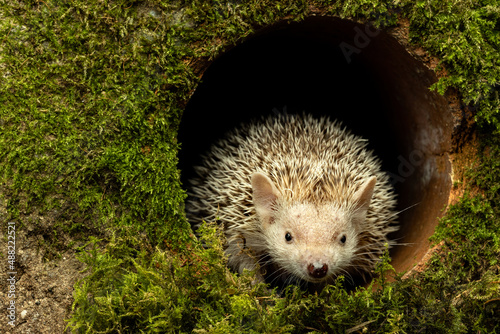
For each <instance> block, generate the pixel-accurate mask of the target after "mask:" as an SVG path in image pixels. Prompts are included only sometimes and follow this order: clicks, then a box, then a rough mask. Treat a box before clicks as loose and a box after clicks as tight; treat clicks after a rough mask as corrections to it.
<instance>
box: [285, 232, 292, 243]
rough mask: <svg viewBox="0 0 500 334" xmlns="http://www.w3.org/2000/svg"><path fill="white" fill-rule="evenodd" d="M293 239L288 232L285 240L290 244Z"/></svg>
mask: <svg viewBox="0 0 500 334" xmlns="http://www.w3.org/2000/svg"><path fill="white" fill-rule="evenodd" d="M292 239H293V238H292V235H291V234H290V232H286V234H285V240H286V241H288V242H290V241H292Z"/></svg>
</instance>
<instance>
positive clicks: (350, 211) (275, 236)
mask: <svg viewBox="0 0 500 334" xmlns="http://www.w3.org/2000/svg"><path fill="white" fill-rule="evenodd" d="M375 182H376V179H375V178H374V177H372V178H370V179H368V180H367V181H366V182H365V183H364V184H363V185H362V186H361V188H360V190H359V191H358V192H357V193H356V195H355V196H354V198H353V203H350V205H345V204H343V205H340V204H339V203H324V204H313V203H287V202H286V200H285V199H283V198H282V197H281V196H280V193H279V191H278V190H277V189H276V187H275V186H274V184H273V183H272V181H271V180H270V179H269V178H268V177H267V176H265V175H264V174H262V173H254V174H253V175H252V188H253V199H254V205H255V209H256V211H257V215H258V217H259V220H260V223H261V227H262V233H263V235H264V236H265V239H266V242H267V248H268V252H269V255H271V257H272V259H273V261H274V262H275V263H276V264H277V265H278V266H279V267H280V268H281V270H284V271H286V272H287V273H289V274H291V275H293V276H295V277H298V278H300V279H302V280H306V281H309V282H316V283H317V282H321V281H325V280H328V279H329V278H331V277H335V276H337V275H339V274H343V273H346V269H347V268H348V267H349V265H350V264H351V262H352V259H353V258H354V256H355V253H356V251H357V250H358V234H359V229H360V228H362V225H363V222H364V220H365V216H366V212H367V210H368V207H369V204H370V200H371V197H372V194H373V188H374V186H375Z"/></svg>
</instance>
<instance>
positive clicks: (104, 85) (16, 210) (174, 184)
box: [0, 0, 500, 333]
mask: <svg viewBox="0 0 500 334" xmlns="http://www.w3.org/2000/svg"><path fill="white" fill-rule="evenodd" d="M499 7H500V6H499V3H498V1H476V2H470V1H454V2H452V3H446V2H445V3H443V2H439V1H437V0H428V1H416V2H415V1H399V2H392V3H385V2H379V1H363V0H356V1H340V2H338V1H337V2H333V1H319V0H318V1H305V0H304V1H280V2H279V3H276V2H273V1H237V2H234V1H233V2H231V1H212V2H206V1H189V2H173V3H171V2H150V3H145V4H141V3H137V2H110V3H108V2H102V1H85V2H81V1H71V0H68V1H66V2H61V1H50V0H46V1H43V2H32V1H24V2H18V1H3V2H1V8H2V10H1V11H0V13H1V14H0V15H1V20H0V21H1V23H0V41H1V43H0V52H1V55H0V76H1V78H2V80H1V81H0V116H1V117H0V125H1V128H2V132H1V135H0V166H2V167H1V169H0V178H1V180H2V183H1V190H2V195H3V197H4V198H5V200H6V206H7V213H6V217H3V218H5V219H6V220H16V221H20V222H21V226H27V225H30V226H34V230H35V233H46V234H47V235H50V238H49V242H48V243H49V245H41V247H49V248H51V249H52V255H51V256H57V253H58V252H60V251H62V250H64V249H66V247H76V245H79V244H80V243H78V242H75V240H79V241H87V240H88V235H89V234H92V235H95V236H97V237H98V238H100V239H95V238H91V242H90V243H88V244H87V245H86V247H81V248H78V249H77V250H78V251H79V252H80V254H81V255H80V257H81V260H82V261H83V262H84V263H85V264H86V265H87V274H88V276H87V277H86V278H84V279H82V280H81V281H80V282H79V283H78V284H77V286H76V289H75V294H74V297H75V303H74V305H73V312H74V313H73V316H72V318H71V319H70V322H69V326H70V327H71V328H72V329H73V330H75V331H76V330H77V329H78V330H80V331H82V332H97V331H101V332H108V333H111V332H127V333H138V332H170V331H176V332H190V331H195V332H199V333H205V332H210V333H219V332H220V333H227V332H249V333H250V332H254V333H262V332H277V333H303V332H314V331H316V332H338V333H344V332H345V331H346V330H351V331H352V332H356V331H358V332H384V333H391V332H393V333H396V332H400V333H402V332H408V333H415V332H452V333H459V332H468V331H470V332H494V331H499V327H498V324H497V323H496V320H495V319H498V317H499V314H500V304H499V302H498V300H500V296H499V290H500V289H499V283H498V282H499V275H500V273H499V263H498V259H499V258H500V249H499V248H500V245H499V237H498V236H499V235H500V233H499V232H500V222H499V219H498V217H500V215H499V198H498V196H499V191H498V190H499V188H500V180H499V175H498V173H497V172H495V171H498V167H499V165H500V160H499V158H498V157H499V156H500V154H499V153H500V152H499V142H498V139H497V137H493V138H492V136H491V135H492V134H495V135H497V136H498V133H499V129H500V125H499V124H500V122H499V118H498V110H499V107H500V102H499V97H498V77H500V76H499V74H500V73H499V71H500V66H499V64H498V61H499V59H498V51H499V32H498V31H499V10H498V8H499ZM313 8H317V9H318V10H319V11H322V12H323V13H328V14H330V15H338V16H341V17H345V18H351V19H355V20H359V21H368V20H374V21H375V22H376V24H377V25H378V26H381V27H386V26H391V25H394V24H396V23H397V22H398V20H400V19H403V18H405V19H407V20H408V21H409V23H410V37H411V41H412V42H413V43H418V44H420V45H422V46H423V47H424V48H425V49H426V50H428V51H429V52H430V53H431V54H432V55H434V56H437V57H438V58H439V59H441V60H442V63H441V66H442V68H443V69H445V70H446V73H447V75H445V76H443V77H442V78H441V79H440V81H439V82H438V83H437V84H436V85H435V89H437V90H438V91H439V92H441V93H444V92H445V91H446V90H447V89H450V88H451V89H456V90H457V91H458V92H459V93H460V94H461V95H462V96H463V101H464V102H465V103H466V104H468V105H469V106H468V109H469V110H470V111H472V112H474V114H475V116H476V119H477V121H478V124H479V126H480V129H481V131H483V132H484V134H483V135H482V138H483V139H482V143H483V144H482V145H483V147H482V152H483V154H482V155H481V156H480V161H479V167H478V168H475V169H474V170H473V171H470V172H468V174H467V177H466V178H465V179H464V180H461V182H462V184H464V185H465V186H466V187H467V189H468V192H467V193H466V195H465V196H464V197H463V198H462V199H461V200H460V202H459V203H457V204H456V205H454V206H452V207H451V208H450V209H449V211H448V214H447V215H446V217H445V218H444V219H443V220H442V221H441V223H440V225H439V227H438V229H437V232H436V234H435V236H434V237H433V240H434V241H435V242H438V241H442V240H444V243H443V245H442V248H441V252H439V253H438V255H435V257H434V258H433V260H432V261H431V263H430V265H429V268H428V269H427V270H426V271H425V272H423V273H421V274H419V275H417V276H415V277H413V278H408V279H405V280H401V279H400V278H399V277H396V279H395V282H393V283H388V282H387V281H385V278H384V277H385V276H383V275H382V276H381V277H380V279H379V280H378V281H376V284H378V286H380V288H379V289H377V290H374V289H372V287H369V288H367V289H358V290H357V291H355V292H353V293H347V292H346V291H345V290H344V289H343V288H342V282H341V280H339V282H338V283H337V285H336V286H331V287H328V288H327V289H325V290H324V291H323V292H322V293H321V294H319V295H318V294H304V293H303V292H301V291H300V290H298V289H296V288H290V289H288V290H287V291H286V292H285V293H284V294H283V296H282V297H278V296H276V295H274V294H272V293H271V292H269V291H267V290H265V289H264V287H263V286H261V285H256V286H253V285H251V283H250V282H251V279H252V275H251V273H248V274H246V275H243V276H237V275H234V274H232V273H231V272H229V271H228V269H227V268H226V266H225V261H224V258H223V254H222V248H221V247H222V244H223V240H221V238H220V233H218V232H217V229H216V228H213V227H212V228H207V230H206V231H205V234H204V235H205V239H204V240H205V243H207V244H208V245H209V246H211V247H208V248H203V247H201V246H200V243H199V242H197V241H195V240H193V238H192V236H191V230H190V228H189V225H188V224H187V222H186V220H185V217H184V213H183V210H184V205H183V201H184V199H185V194H184V192H183V191H182V189H181V185H180V181H179V171H178V170H177V167H176V165H177V151H178V149H179V144H178V143H177V141H176V135H177V129H178V125H179V121H180V117H181V114H182V110H183V108H184V106H185V104H186V102H187V100H188V99H189V96H190V94H191V93H192V91H193V90H194V89H195V87H196V84H197V83H198V81H199V79H198V77H197V75H196V73H198V69H196V65H195V64H197V62H198V61H205V60H206V59H210V58H213V57H215V56H216V55H218V54H219V53H220V52H221V51H222V50H224V48H225V47H227V46H228V45H230V44H232V43H235V42H237V41H238V40H240V39H241V38H243V37H245V36H248V35H249V34H251V33H252V32H254V31H255V30H257V29H258V28H260V27H262V26H265V25H269V24H272V23H274V22H277V21H279V20H282V19H284V18H287V19H289V20H300V19H302V18H304V17H306V16H307V15H309V14H310V13H311V10H312V9H313ZM36 217H45V218H46V219H45V220H43V219H41V218H36ZM42 220H43V221H48V223H44V224H42ZM2 228H4V227H2ZM387 268H388V267H387V259H386V262H383V266H382V267H380V270H379V271H380V272H382V271H384V270H385V269H387Z"/></svg>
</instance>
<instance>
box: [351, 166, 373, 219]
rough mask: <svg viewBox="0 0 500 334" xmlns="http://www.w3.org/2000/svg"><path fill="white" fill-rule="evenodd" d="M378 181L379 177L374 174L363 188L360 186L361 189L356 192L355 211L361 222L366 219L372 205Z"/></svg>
mask: <svg viewBox="0 0 500 334" xmlns="http://www.w3.org/2000/svg"><path fill="white" fill-rule="evenodd" d="M376 183H377V178H376V177H375V176H372V177H370V178H369V179H368V180H366V181H365V182H364V183H363V185H362V186H361V188H359V190H358V191H357V192H356V193H355V194H354V201H355V202H356V204H355V206H354V211H355V212H356V218H357V219H359V222H360V223H362V222H364V221H365V218H366V213H367V212H368V208H369V207H370V202H371V200H372V197H373V190H374V189H375V184H376Z"/></svg>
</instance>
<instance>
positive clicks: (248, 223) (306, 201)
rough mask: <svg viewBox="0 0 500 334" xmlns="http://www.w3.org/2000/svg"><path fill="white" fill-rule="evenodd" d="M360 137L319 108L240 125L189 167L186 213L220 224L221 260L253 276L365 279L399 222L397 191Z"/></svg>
mask: <svg viewBox="0 0 500 334" xmlns="http://www.w3.org/2000/svg"><path fill="white" fill-rule="evenodd" d="M367 145H368V142H367V140H365V139H363V138H361V137H358V136H356V135H353V134H351V132H350V131H348V130H347V129H345V128H344V127H343V126H342V125H341V123H340V122H338V121H331V120H330V118H328V117H325V116H324V117H321V118H315V117H313V116H311V115H308V114H302V115H290V114H285V115H271V116H267V117H262V118H260V119H259V120H257V121H252V122H250V123H248V124H243V125H241V126H240V127H239V128H237V129H234V130H233V131H232V132H230V133H229V134H228V135H227V136H226V137H225V138H224V139H221V140H220V141H218V142H217V143H215V144H214V145H213V146H212V147H211V149H210V150H209V151H208V153H206V154H205V155H204V156H203V161H202V163H201V164H200V165H199V166H196V167H195V176H194V177H193V178H192V179H191V180H190V187H189V189H188V201H187V203H186V213H187V217H188V220H189V221H190V222H191V223H192V224H193V225H194V226H195V227H197V226H199V225H200V224H201V223H202V222H203V221H218V223H220V224H223V226H224V233H225V236H226V242H227V244H226V247H225V254H226V255H227V258H228V266H229V267H230V268H232V269H233V270H235V271H237V272H239V273H243V271H244V270H251V271H253V270H255V272H256V281H259V282H260V281H263V282H271V283H273V282H280V284H285V285H288V284H291V283H296V282H299V283H300V282H304V283H305V284H313V285H318V286H319V285H321V286H324V285H325V284H328V283H331V282H333V281H334V280H335V279H336V278H337V277H338V276H339V275H344V276H346V277H352V276H353V275H355V276H356V277H362V278H363V279H365V280H366V279H367V277H370V273H371V272H372V271H373V269H374V267H375V265H376V263H377V262H378V261H379V260H380V257H381V255H382V254H383V253H384V252H385V250H386V248H387V247H388V246H389V247H391V246H392V245H394V241H392V240H389V239H388V238H387V235H388V234H389V233H391V232H394V231H396V230H397V229H398V227H397V222H396V219H397V212H395V207H396V194H395V192H394V190H393V188H392V185H391V183H390V180H389V177H388V175H387V174H385V173H384V172H383V171H382V170H381V162H380V160H379V159H378V158H377V157H376V156H375V155H374V153H373V152H372V151H370V150H368V149H367Z"/></svg>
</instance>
